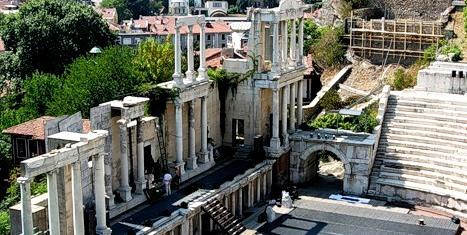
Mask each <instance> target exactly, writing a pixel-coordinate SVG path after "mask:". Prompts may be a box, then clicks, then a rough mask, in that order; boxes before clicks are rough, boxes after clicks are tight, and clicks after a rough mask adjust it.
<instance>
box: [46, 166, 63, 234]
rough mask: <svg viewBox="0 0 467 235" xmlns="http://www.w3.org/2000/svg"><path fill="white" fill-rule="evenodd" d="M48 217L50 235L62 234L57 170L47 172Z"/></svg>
mask: <svg viewBox="0 0 467 235" xmlns="http://www.w3.org/2000/svg"><path fill="white" fill-rule="evenodd" d="M47 193H48V217H49V231H50V234H60V214H59V211H58V205H59V203H58V187H57V170H55V169H54V170H52V171H49V172H47Z"/></svg>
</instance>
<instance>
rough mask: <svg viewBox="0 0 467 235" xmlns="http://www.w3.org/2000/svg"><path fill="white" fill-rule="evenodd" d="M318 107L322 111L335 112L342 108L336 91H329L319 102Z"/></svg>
mask: <svg viewBox="0 0 467 235" xmlns="http://www.w3.org/2000/svg"><path fill="white" fill-rule="evenodd" d="M319 105H320V106H321V108H323V109H324V110H327V111H330V110H336V109H340V108H341V107H342V100H341V97H340V96H339V93H338V92H337V90H336V89H331V90H329V91H328V92H326V94H324V96H323V98H321V100H320V101H319Z"/></svg>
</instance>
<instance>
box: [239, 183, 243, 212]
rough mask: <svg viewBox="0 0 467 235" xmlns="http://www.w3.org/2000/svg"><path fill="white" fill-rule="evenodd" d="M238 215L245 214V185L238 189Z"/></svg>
mask: <svg viewBox="0 0 467 235" xmlns="http://www.w3.org/2000/svg"><path fill="white" fill-rule="evenodd" d="M238 215H239V216H240V217H242V216H243V187H240V189H239V190H238Z"/></svg>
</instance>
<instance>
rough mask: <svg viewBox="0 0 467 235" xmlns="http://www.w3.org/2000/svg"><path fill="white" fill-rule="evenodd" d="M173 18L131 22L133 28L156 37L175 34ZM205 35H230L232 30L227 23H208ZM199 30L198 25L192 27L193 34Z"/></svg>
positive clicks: (158, 17) (153, 17)
mask: <svg viewBox="0 0 467 235" xmlns="http://www.w3.org/2000/svg"><path fill="white" fill-rule="evenodd" d="M175 20H176V17H175V16H141V17H140V19H138V20H133V27H134V28H137V29H143V30H147V32H148V33H154V34H156V35H169V34H172V35H173V34H175ZM205 31H206V33H231V32H232V30H231V29H230V26H229V24H228V23H225V22H210V23H207V24H206V27H205ZM199 32H200V28H199V26H198V25H195V26H194V27H193V34H199ZM187 33H188V26H183V27H181V28H180V34H187Z"/></svg>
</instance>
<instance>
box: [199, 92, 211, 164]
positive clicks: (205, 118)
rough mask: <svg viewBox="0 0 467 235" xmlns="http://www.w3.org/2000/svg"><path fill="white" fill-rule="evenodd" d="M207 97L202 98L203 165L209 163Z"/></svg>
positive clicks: (201, 160)
mask: <svg viewBox="0 0 467 235" xmlns="http://www.w3.org/2000/svg"><path fill="white" fill-rule="evenodd" d="M206 102H207V97H206V96H203V97H201V159H200V162H201V163H207V162H209V153H208V108H207V104H206Z"/></svg>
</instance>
